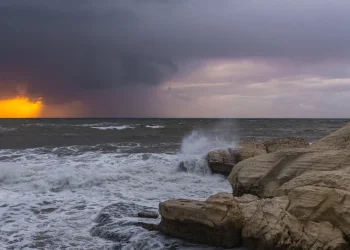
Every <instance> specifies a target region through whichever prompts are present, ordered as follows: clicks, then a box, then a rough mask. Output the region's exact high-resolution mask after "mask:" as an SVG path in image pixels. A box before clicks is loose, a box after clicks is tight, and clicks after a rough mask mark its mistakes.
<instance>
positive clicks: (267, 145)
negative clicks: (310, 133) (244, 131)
mask: <svg viewBox="0 0 350 250" xmlns="http://www.w3.org/2000/svg"><path fill="white" fill-rule="evenodd" d="M308 145H309V144H308V143H307V142H306V141H305V140H304V139H301V138H294V137H287V138H276V139H271V140H267V141H256V140H252V141H244V142H240V143H239V146H238V148H237V150H233V149H230V148H228V149H218V150H213V151H210V152H209V153H208V155H207V157H206V160H207V162H208V164H209V167H210V169H211V171H212V172H213V173H219V174H223V175H226V176H227V175H229V174H230V173H231V171H232V169H233V167H234V166H235V164H236V163H238V162H240V161H243V160H245V159H248V158H252V157H255V156H258V155H261V154H266V153H271V152H276V151H279V150H283V149H287V148H305V147H307V146H308Z"/></svg>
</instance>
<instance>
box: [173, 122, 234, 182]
mask: <svg viewBox="0 0 350 250" xmlns="http://www.w3.org/2000/svg"><path fill="white" fill-rule="evenodd" d="M229 125H230V126H229ZM231 127H232V122H229V123H228V122H221V123H220V124H216V125H215V126H213V127H212V128H211V129H209V130H205V131H204V130H193V131H192V132H191V133H190V134H188V135H186V136H185V137H184V138H183V140H182V143H181V147H180V155H181V156H182V161H181V162H180V163H179V164H178V170H179V171H180V172H189V173H195V174H199V175H207V174H211V171H210V168H209V166H208V163H207V161H206V159H205V156H206V155H207V153H208V152H209V151H211V150H215V149H220V148H236V140H237V139H236V138H237V135H236V134H234V133H233V132H232V129H230V128H231Z"/></svg>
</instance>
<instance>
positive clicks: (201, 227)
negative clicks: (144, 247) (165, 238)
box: [159, 194, 241, 247]
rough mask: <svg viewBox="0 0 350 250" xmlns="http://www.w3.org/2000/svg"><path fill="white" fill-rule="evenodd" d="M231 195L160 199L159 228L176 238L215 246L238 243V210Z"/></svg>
mask: <svg viewBox="0 0 350 250" xmlns="http://www.w3.org/2000/svg"><path fill="white" fill-rule="evenodd" d="M232 199H233V198H232V195H231V194H227V195H226V196H222V197H221V196H220V197H216V198H215V200H210V199H209V200H207V201H192V200H170V201H165V202H162V203H160V205H159V211H160V214H161V216H162V221H161V223H160V226H159V228H160V231H161V232H163V233H165V234H167V235H170V236H174V237H177V238H182V239H185V240H189V241H192V242H196V243H201V244H207V245H212V246H218V247H233V246H236V245H239V244H240V241H241V237H240V229H241V226H240V220H241V216H240V211H239V209H238V206H237V203H235V202H233V201H232Z"/></svg>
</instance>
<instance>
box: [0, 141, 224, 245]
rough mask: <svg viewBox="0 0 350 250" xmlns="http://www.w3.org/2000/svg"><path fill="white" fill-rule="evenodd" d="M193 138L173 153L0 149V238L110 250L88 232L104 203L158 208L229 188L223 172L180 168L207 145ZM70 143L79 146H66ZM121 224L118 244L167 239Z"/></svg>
mask: <svg viewBox="0 0 350 250" xmlns="http://www.w3.org/2000/svg"><path fill="white" fill-rule="evenodd" d="M190 137H191V136H190ZM191 138H192V139H185V140H184V143H183V147H182V152H184V153H180V154H173V155H172V154H155V153H153V154H144V153H137V154H121V153H101V152H99V151H90V152H85V153H81V154H78V155H74V156H72V155H70V154H68V155H65V154H62V155H61V154H56V152H57V150H60V148H58V149H56V151H51V153H50V152H47V153H43V152H42V151H40V150H39V149H31V150H14V151H12V150H2V151H0V157H3V158H4V159H5V160H4V161H3V162H2V165H1V166H2V167H1V168H0V169H1V174H0V179H1V181H0V189H1V190H2V191H1V192H0V207H1V211H0V212H1V214H2V219H1V220H0V227H1V232H0V239H1V241H3V244H4V245H5V246H6V247H7V248H13V249H20V248H23V249H37V248H40V247H39V246H41V248H42V249H51V248H53V249H55V248H56V249H58V248H67V249H107V247H108V246H111V244H112V243H110V242H108V241H105V240H102V239H100V238H97V237H92V236H91V235H90V233H89V230H90V229H91V228H92V226H93V225H94V222H93V218H94V217H96V216H97V214H98V213H99V211H100V210H101V209H102V208H103V207H105V206H107V205H109V204H112V203H116V202H120V201H122V202H133V203H136V204H139V205H143V206H147V207H150V208H153V209H157V207H158V204H159V202H160V201H164V200H167V199H174V198H193V199H205V198H207V197H208V196H209V195H211V194H213V193H216V192H220V191H230V186H229V183H228V182H227V181H226V180H225V178H224V177H221V176H218V175H208V174H204V175H203V174H198V172H199V170H198V171H197V172H196V171H193V173H190V172H180V171H178V164H179V162H181V161H183V160H186V159H189V158H191V157H194V158H196V157H198V158H199V157H200V156H201V153H202V152H204V151H203V150H204V149H205V148H207V146H204V147H203V148H202V149H200V146H199V145H198V144H199V142H205V140H203V139H200V138H198V140H197V139H194V138H196V137H193V136H192V137H191ZM198 141H199V142H198ZM208 147H209V146H208ZM73 149H74V150H78V148H73V147H69V150H73ZM198 152H200V154H198ZM191 155H192V156H191ZM123 230H124V229H123ZM125 230H126V232H125V233H128V232H129V234H131V235H132V237H131V238H130V239H129V241H128V242H121V243H120V244H121V245H120V246H121V248H120V249H140V250H141V249H145V250H148V249H164V246H165V245H164V244H165V243H166V242H168V241H169V239H167V238H165V237H163V236H161V235H159V234H154V233H150V232H147V231H145V230H143V229H140V228H138V229H137V230H136V229H135V227H128V228H127V229H125ZM128 230H129V231H128ZM8 235H11V236H8ZM150 247H152V248H150ZM118 249H119V248H118Z"/></svg>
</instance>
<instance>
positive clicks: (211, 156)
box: [91, 122, 350, 250]
mask: <svg viewBox="0 0 350 250" xmlns="http://www.w3.org/2000/svg"><path fill="white" fill-rule="evenodd" d="M205 160H206V162H207V164H208V166H209V167H210V169H211V171H212V172H213V173H218V174H223V175H225V176H228V177H227V179H228V181H229V182H230V184H231V187H232V192H231V193H217V194H215V195H212V196H210V197H209V198H208V199H207V200H205V201H196V200H185V199H178V200H168V201H164V202H162V203H160V204H159V213H160V216H161V221H160V223H158V222H159V220H156V222H157V224H156V223H154V222H153V223H152V220H146V221H141V222H135V223H133V224H134V225H137V226H139V227H143V228H145V229H147V230H150V231H159V232H161V233H163V234H165V235H168V236H171V237H175V238H180V239H183V240H186V241H188V242H193V243H199V244H205V245H210V246H215V247H223V248H232V247H240V246H244V247H246V248H247V249H257V250H270V249H273V250H279V249H290V250H309V249H312V250H316V249H324V250H326V249H327V250H341V249H349V246H350V245H349V244H350V122H349V123H347V124H346V125H345V126H344V127H343V128H341V129H339V130H337V131H335V132H333V133H331V134H330V135H328V136H326V137H324V138H323V139H321V140H319V141H317V142H315V143H313V144H311V145H309V143H307V142H306V141H305V140H303V139H300V138H291V137H290V138H279V139H272V140H268V141H264V142H261V141H246V142H241V143H239V146H238V147H237V149H218V150H214V151H211V152H209V153H208V154H207V156H206V158H205ZM184 167H185V164H184V163H180V165H179V168H184ZM121 205H122V204H115V205H111V207H110V208H109V207H107V208H106V209H107V210H108V209H112V210H113V211H114V208H113V206H117V207H118V209H120V206H121ZM106 209H104V211H101V213H100V215H99V216H98V218H97V220H98V222H99V225H97V226H96V227H95V228H93V229H92V231H91V233H92V235H94V236H99V237H102V238H105V239H111V240H114V238H115V239H118V238H119V236H117V235H114V234H111V233H104V232H106V230H105V229H104V228H106V227H107V229H108V227H110V226H112V227H113V226H114V225H113V223H112V224H105V221H106V220H108V219H109V216H110V215H111V214H112V215H113V216H117V217H118V214H116V215H115V214H114V213H115V212H114V213H113V212H108V211H107V210H106ZM140 209H141V207H135V211H132V214H135V215H136V214H137V216H139V217H141V218H150V219H155V218H157V216H158V215H157V213H155V211H147V208H144V209H145V210H146V211H145V212H143V211H142V209H141V211H140ZM105 210H106V211H107V213H105V212H106V211H105ZM112 210H111V211H112ZM106 214H109V215H108V216H107V217H106ZM101 229H102V230H101ZM101 232H102V233H101ZM107 232H108V230H107Z"/></svg>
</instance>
